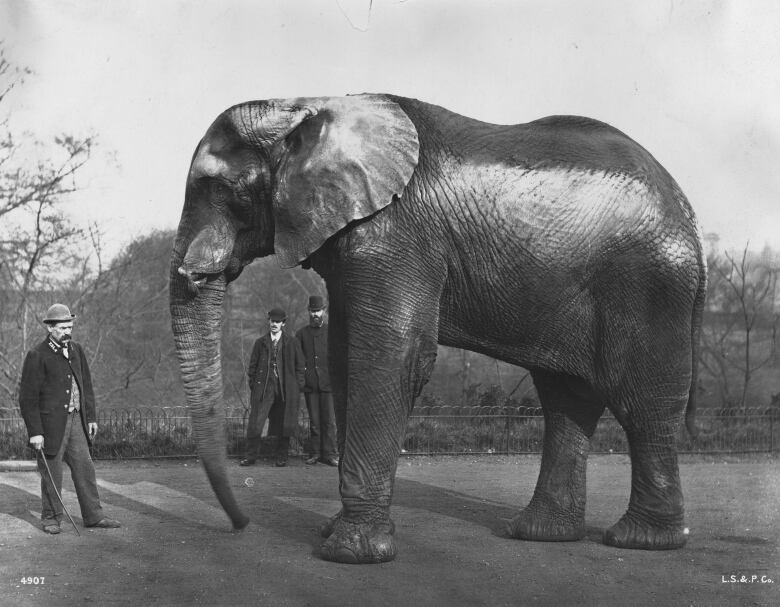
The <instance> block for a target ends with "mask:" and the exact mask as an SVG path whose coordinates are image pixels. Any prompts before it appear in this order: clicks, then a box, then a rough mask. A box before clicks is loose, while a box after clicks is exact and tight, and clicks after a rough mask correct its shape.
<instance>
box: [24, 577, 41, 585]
mask: <svg viewBox="0 0 780 607" xmlns="http://www.w3.org/2000/svg"><path fill="white" fill-rule="evenodd" d="M45 580H46V578H45V577H37V576H36V577H23V578H22V584H33V585H34V586H38V585H40V584H43V583H44V581H45Z"/></svg>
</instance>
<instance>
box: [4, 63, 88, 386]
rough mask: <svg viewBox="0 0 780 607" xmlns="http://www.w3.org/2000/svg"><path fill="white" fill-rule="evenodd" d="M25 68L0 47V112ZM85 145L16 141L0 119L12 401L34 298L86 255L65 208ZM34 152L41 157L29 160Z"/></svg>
mask: <svg viewBox="0 0 780 607" xmlns="http://www.w3.org/2000/svg"><path fill="white" fill-rule="evenodd" d="M30 73H31V72H30V70H29V69H26V68H25V69H19V68H14V67H13V66H12V65H11V64H10V63H9V62H8V61H7V60H6V59H5V56H4V54H3V50H2V48H0V110H1V109H2V108H3V107H4V106H2V103H3V102H6V101H7V100H8V99H9V94H11V93H12V92H13V91H14V89H16V88H18V87H19V86H21V84H22V83H23V81H24V78H25V77H26V76H28V75H29V74H30ZM92 147H93V138H92V137H87V138H75V137H72V136H70V135H62V136H59V137H56V138H54V140H53V141H52V142H51V143H49V144H44V143H41V142H39V141H37V140H36V139H35V138H34V136H32V135H25V136H24V137H23V138H22V140H21V141H19V140H18V139H17V138H15V137H14V136H13V134H12V133H11V130H10V127H9V119H8V118H7V117H6V118H5V119H3V120H2V122H0V220H1V221H0V284H1V285H2V295H1V296H0V297H1V298H2V299H1V300H0V301H2V304H3V318H2V329H3V330H2V334H1V335H0V393H5V395H6V396H8V397H10V398H11V399H12V400H13V399H14V398H15V394H16V390H17V385H18V379H19V375H20V370H21V363H22V360H23V357H24V353H25V352H26V351H27V349H28V347H29V339H30V326H31V324H32V321H33V319H34V318H35V310H36V309H40V306H41V302H40V301H36V299H44V298H43V297H41V295H42V294H44V293H50V292H52V291H55V290H57V289H61V288H63V287H64V286H65V285H66V284H68V282H69V279H70V276H71V274H72V270H73V269H74V268H75V267H77V266H78V265H83V264H84V263H85V262H84V260H85V257H86V256H88V255H89V253H87V254H85V253H84V250H83V246H82V244H83V243H82V238H83V232H82V230H81V229H80V228H78V227H76V226H75V225H74V224H73V223H72V222H71V221H70V220H69V218H68V216H67V214H66V213H65V211H64V207H65V205H66V203H67V201H68V198H69V195H70V194H72V193H73V192H75V191H77V190H78V184H77V182H76V180H75V177H76V174H77V172H78V171H79V170H80V169H81V168H82V167H83V166H84V164H85V163H86V162H87V161H88V159H89V157H90V153H91V150H92ZM41 154H42V155H43V158H42V159H38V160H30V159H31V158H35V156H37V155H41Z"/></svg>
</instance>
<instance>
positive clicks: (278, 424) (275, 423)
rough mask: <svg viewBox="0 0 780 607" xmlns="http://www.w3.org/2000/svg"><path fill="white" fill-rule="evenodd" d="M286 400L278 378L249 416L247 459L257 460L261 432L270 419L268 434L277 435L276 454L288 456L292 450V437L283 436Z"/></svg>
mask: <svg viewBox="0 0 780 607" xmlns="http://www.w3.org/2000/svg"><path fill="white" fill-rule="evenodd" d="M284 406H285V403H284V399H283V398H282V388H281V386H280V385H279V379H278V378H277V379H276V380H275V381H274V382H273V389H272V390H266V391H265V394H264V395H263V399H262V401H260V404H259V405H257V406H256V407H254V406H253V408H252V412H251V413H250V415H249V424H248V427H247V432H246V453H245V455H246V458H247V459H255V458H256V457H257V455H258V452H259V451H260V441H261V431H262V428H263V425H264V424H265V420H266V418H268V434H269V435H273V434H277V435H280V436H278V440H277V441H276V454H277V456H285V457H286V456H287V453H288V450H289V448H290V437H289V436H284V435H283V432H284V431H283V430H282V428H283V427H284Z"/></svg>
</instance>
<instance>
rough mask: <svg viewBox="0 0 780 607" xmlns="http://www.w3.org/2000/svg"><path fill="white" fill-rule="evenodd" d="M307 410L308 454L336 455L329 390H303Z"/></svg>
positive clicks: (334, 417)
mask: <svg viewBox="0 0 780 607" xmlns="http://www.w3.org/2000/svg"><path fill="white" fill-rule="evenodd" d="M304 396H305V398H306V408H307V409H308V410H309V449H308V451H309V456H310V457H317V458H319V457H336V415H335V413H334V412H333V397H332V396H331V394H330V392H319V391H314V392H305V393H304Z"/></svg>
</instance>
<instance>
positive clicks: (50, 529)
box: [43, 525, 62, 535]
mask: <svg viewBox="0 0 780 607" xmlns="http://www.w3.org/2000/svg"><path fill="white" fill-rule="evenodd" d="M43 530H44V531H45V532H46V533H51V534H52V535H57V534H58V533H59V532H60V531H62V529H60V526H59V525H44V526H43Z"/></svg>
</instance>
